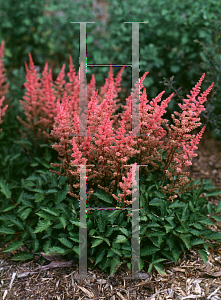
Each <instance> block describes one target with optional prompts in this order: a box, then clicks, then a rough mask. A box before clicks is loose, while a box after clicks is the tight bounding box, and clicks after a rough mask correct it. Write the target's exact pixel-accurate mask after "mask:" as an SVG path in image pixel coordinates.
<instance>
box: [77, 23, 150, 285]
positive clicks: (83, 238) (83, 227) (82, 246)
mask: <svg viewBox="0 0 221 300" xmlns="http://www.w3.org/2000/svg"><path fill="white" fill-rule="evenodd" d="M71 23H80V57H79V58H80V66H79V77H80V78H79V84H80V95H79V136H86V134H87V132H86V131H87V124H86V120H87V97H86V95H87V84H86V69H87V66H89V67H93V66H100V67H101V66H107V65H102V64H87V61H86V57H87V55H86V24H87V23H95V22H71ZM124 23H132V65H130V64H124V65H118V66H130V67H132V86H131V88H135V83H136V82H137V81H138V79H139V23H148V22H124ZM139 91H140V86H139ZM135 100H136V99H135V97H133V92H132V103H133V105H132V127H133V130H132V132H133V135H137V136H138V135H139V136H140V126H139V125H140V119H139V117H140V116H139V106H138V105H139V102H138V103H136V102H135ZM139 100H140V93H139ZM138 126H139V129H138V130H136V131H135V129H137V127H138ZM73 166H78V167H79V165H73ZM86 166H94V165H80V202H79V205H80V225H79V276H75V278H82V277H86V276H87V224H86V211H87V210H97V209H101V208H100V207H95V208H91V207H87V208H86V198H87V196H86ZM126 166H130V167H131V166H132V167H133V171H134V170H135V174H136V175H135V181H136V184H135V185H134V184H133V185H132V209H131V208H112V207H110V208H104V209H110V210H113V209H120V210H121V209H127V210H132V251H131V252H132V260H131V264H132V268H131V271H132V276H131V277H125V278H124V279H137V278H139V271H140V241H139V167H140V166H146V165H137V166H135V165H126ZM134 168H135V169H134Z"/></svg>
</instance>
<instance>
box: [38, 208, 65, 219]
mask: <svg viewBox="0 0 221 300" xmlns="http://www.w3.org/2000/svg"><path fill="white" fill-rule="evenodd" d="M40 208H41V209H42V210H44V211H46V212H47V213H49V214H51V215H53V216H56V217H58V216H59V215H60V212H59V211H58V210H57V209H55V208H49V207H40Z"/></svg>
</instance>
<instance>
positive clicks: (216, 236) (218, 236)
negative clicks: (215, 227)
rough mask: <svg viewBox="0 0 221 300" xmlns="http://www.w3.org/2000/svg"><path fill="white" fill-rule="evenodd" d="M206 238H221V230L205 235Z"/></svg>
mask: <svg viewBox="0 0 221 300" xmlns="http://www.w3.org/2000/svg"><path fill="white" fill-rule="evenodd" d="M204 238H205V239H207V240H217V239H218V240H220V239H221V232H214V231H212V232H211V233H209V234H208V235H204Z"/></svg>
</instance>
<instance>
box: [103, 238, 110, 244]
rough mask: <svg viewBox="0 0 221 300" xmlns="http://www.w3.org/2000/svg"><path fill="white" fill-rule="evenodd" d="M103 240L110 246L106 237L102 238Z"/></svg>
mask: <svg viewBox="0 0 221 300" xmlns="http://www.w3.org/2000/svg"><path fill="white" fill-rule="evenodd" d="M104 241H105V242H106V243H107V244H108V246H110V241H109V240H108V239H107V238H104Z"/></svg>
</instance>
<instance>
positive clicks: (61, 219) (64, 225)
mask: <svg viewBox="0 0 221 300" xmlns="http://www.w3.org/2000/svg"><path fill="white" fill-rule="evenodd" d="M58 219H59V221H60V222H61V224H62V226H63V228H64V229H65V227H66V226H67V219H66V218H65V217H63V216H61V217H58Z"/></svg>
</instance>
